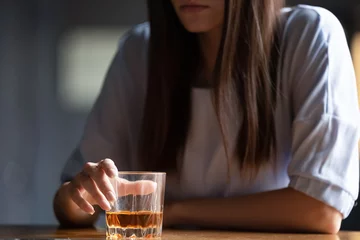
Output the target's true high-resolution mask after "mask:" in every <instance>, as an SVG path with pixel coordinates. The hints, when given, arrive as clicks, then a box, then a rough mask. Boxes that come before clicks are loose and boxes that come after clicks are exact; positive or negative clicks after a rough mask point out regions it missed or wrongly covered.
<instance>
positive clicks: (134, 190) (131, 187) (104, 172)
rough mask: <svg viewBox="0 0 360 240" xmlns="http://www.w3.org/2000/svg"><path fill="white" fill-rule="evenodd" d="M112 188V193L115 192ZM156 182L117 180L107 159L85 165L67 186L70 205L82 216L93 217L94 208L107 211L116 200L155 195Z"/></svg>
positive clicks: (113, 165) (113, 167)
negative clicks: (84, 213)
mask: <svg viewBox="0 0 360 240" xmlns="http://www.w3.org/2000/svg"><path fill="white" fill-rule="evenodd" d="M115 188H116V189H115ZM156 188H157V184H156V182H153V181H149V180H140V181H134V182H131V181H128V180H126V179H123V178H119V177H118V170H117V168H116V166H115V164H114V162H113V161H112V160H110V159H104V160H101V161H100V162H98V163H91V162H88V163H86V164H85V166H84V168H83V170H82V171H81V172H80V173H79V174H77V175H76V176H75V178H74V179H73V180H72V181H71V182H70V184H69V185H68V193H69V196H70V198H71V199H72V201H73V202H74V203H75V204H76V205H77V206H78V207H79V208H80V209H81V210H83V211H84V212H86V213H89V214H94V213H95V209H94V207H93V206H94V205H99V206H100V207H101V208H102V209H103V210H105V211H109V210H110V209H111V205H112V203H113V202H115V201H116V199H117V197H118V196H126V195H148V194H150V193H153V192H155V191H156Z"/></svg>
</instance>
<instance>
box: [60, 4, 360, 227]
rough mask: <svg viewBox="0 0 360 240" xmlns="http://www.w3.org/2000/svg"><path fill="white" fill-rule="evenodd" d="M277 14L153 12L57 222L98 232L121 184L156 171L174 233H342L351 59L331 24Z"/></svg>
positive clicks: (233, 8) (127, 47)
mask: <svg viewBox="0 0 360 240" xmlns="http://www.w3.org/2000/svg"><path fill="white" fill-rule="evenodd" d="M282 7H283V3H282V1H280V0H274V1H268V0H242V1H238V0H171V1H170V0H162V1H151V0H150V1H148V8H149V18H150V20H149V23H145V24H141V25H138V26H136V27H135V28H133V29H132V30H131V31H130V32H129V33H128V34H127V35H126V36H125V37H124V38H123V39H122V41H121V44H120V46H119V50H118V52H117V55H116V57H115V58H114V61H113V63H112V65H111V67H110V70H109V72H108V75H107V78H106V80H105V83H104V86H103V89H102V91H101V94H100V96H99V98H98V100H97V102H96V104H95V106H94V108H93V110H92V112H91V114H90V116H89V119H88V122H87V126H86V129H85V133H84V136H83V138H82V140H81V142H80V145H79V147H78V149H77V150H76V151H75V152H74V154H73V156H72V157H71V158H70V160H69V162H68V163H67V166H66V167H65V169H64V173H63V175H62V181H63V185H62V186H61V187H60V189H59V190H58V192H57V194H56V197H55V199H54V209H55V213H56V215H57V217H58V219H59V221H60V222H61V223H63V224H72V225H91V224H93V223H94V221H95V220H96V218H97V216H98V213H99V212H100V211H101V209H103V210H107V209H109V208H110V205H109V201H112V200H113V199H114V198H115V196H114V193H113V191H112V188H111V185H110V183H109V178H110V177H113V176H114V175H115V174H116V171H118V170H156V171H166V172H167V174H168V176H167V187H166V189H167V192H166V200H165V201H166V203H165V211H164V214H165V216H164V225H165V226H175V225H179V224H190V225H195V226H200V227H213V228H222V227H234V228H239V229H251V230H265V231H306V232H323V233H336V232H337V231H338V230H339V228H340V224H341V220H342V219H343V218H346V217H347V216H348V215H349V213H350V211H351V209H352V207H353V205H354V202H355V200H356V198H357V195H358V180H359V179H358V171H359V165H358V149H357V142H358V129H359V127H358V122H359V116H358V105H357V93H356V83H355V76H354V70H353V67H352V62H351V57H350V53H349V50H348V46H347V43H346V39H345V35H344V31H343V29H342V27H341V24H340V23H339V21H338V20H337V19H336V18H335V17H334V16H333V15H332V14H331V13H329V12H328V11H326V10H324V9H321V8H315V7H310V6H297V7H295V8H282ZM105 158H110V159H112V160H110V159H105ZM101 159H104V160H101ZM99 160H101V161H100V162H99ZM86 162H87V163H86ZM84 164H85V166H84ZM83 166H84V167H83ZM94 205H98V206H100V208H94V207H93V206H94Z"/></svg>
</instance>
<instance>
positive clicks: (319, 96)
mask: <svg viewBox="0 0 360 240" xmlns="http://www.w3.org/2000/svg"><path fill="white" fill-rule="evenodd" d="M299 11H300V12H298V13H297V14H298V18H299V21H298V24H299V26H298V28H297V31H298V32H297V33H296V34H297V36H293V39H292V40H293V41H294V43H296V44H295V45H296V47H293V48H289V49H288V53H287V54H291V55H292V62H291V64H290V67H289V69H288V72H289V74H288V75H287V76H288V77H289V78H290V79H291V81H292V82H291V84H290V86H291V104H292V116H293V123H292V159H291V162H290V164H289V167H288V174H289V177H290V184H289V186H290V187H292V188H294V189H296V190H298V191H300V192H303V193H305V194H307V195H309V196H311V197H313V198H315V199H317V200H319V201H322V202H324V203H326V204H328V205H329V206H331V207H333V208H335V209H337V210H338V211H339V212H341V213H342V215H343V217H344V218H346V217H347V216H348V215H349V214H350V212H351V210H352V208H353V206H354V203H355V201H356V199H357V196H358V191H359V154H358V140H359V123H360V122H359V120H360V118H359V108H358V99H357V90H356V78H355V73H354V68H353V64H352V60H351V55H350V51H349V48H348V46H347V41H346V37H345V33H344V30H343V28H342V26H341V24H340V22H339V21H338V20H337V19H336V17H335V16H334V15H332V14H331V13H330V12H328V11H327V10H324V9H320V8H319V9H318V10H317V11H315V10H312V9H307V8H303V9H302V10H299ZM295 38H296V39H297V40H296V39H295Z"/></svg>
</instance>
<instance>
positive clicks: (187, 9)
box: [180, 4, 209, 12]
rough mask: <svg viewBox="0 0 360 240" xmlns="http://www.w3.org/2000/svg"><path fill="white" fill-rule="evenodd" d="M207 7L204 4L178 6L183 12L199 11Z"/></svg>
mask: <svg viewBox="0 0 360 240" xmlns="http://www.w3.org/2000/svg"><path fill="white" fill-rule="evenodd" d="M207 8H209V7H208V6H205V5H190V4H189V5H182V6H180V10H181V11H184V12H201V11H203V10H205V9H207Z"/></svg>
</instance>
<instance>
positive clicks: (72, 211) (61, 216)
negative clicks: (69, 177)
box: [53, 183, 100, 227]
mask: <svg viewBox="0 0 360 240" xmlns="http://www.w3.org/2000/svg"><path fill="white" fill-rule="evenodd" d="M68 184H69V183H64V184H63V185H62V186H61V187H60V188H59V190H58V191H57V193H56V195H55V198H54V202H53V207H54V212H55V216H56V218H57V219H58V221H59V223H60V224H61V225H65V226H72V227H76V226H92V225H93V224H94V223H95V221H96V220H97V218H98V215H99V212H100V209H99V208H95V210H96V211H95V213H94V214H93V215H90V214H88V213H85V212H84V211H82V210H81V209H80V208H79V207H78V206H77V205H76V204H75V203H74V202H73V201H72V200H71V198H70V196H69V193H68Z"/></svg>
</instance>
